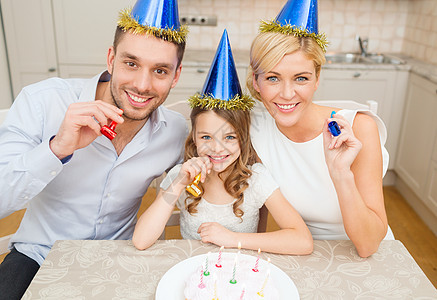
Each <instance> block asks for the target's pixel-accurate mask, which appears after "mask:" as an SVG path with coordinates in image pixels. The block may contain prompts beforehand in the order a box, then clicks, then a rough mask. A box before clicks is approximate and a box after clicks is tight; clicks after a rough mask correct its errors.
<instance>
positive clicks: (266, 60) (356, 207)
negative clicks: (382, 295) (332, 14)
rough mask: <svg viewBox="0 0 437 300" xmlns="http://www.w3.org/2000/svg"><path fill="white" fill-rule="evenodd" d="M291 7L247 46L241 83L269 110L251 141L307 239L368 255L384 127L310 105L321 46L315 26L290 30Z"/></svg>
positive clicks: (383, 225) (380, 213) (373, 243)
mask: <svg viewBox="0 0 437 300" xmlns="http://www.w3.org/2000/svg"><path fill="white" fill-rule="evenodd" d="M293 2H302V1H288V3H287V4H286V6H285V7H284V8H283V10H282V11H281V13H280V15H278V17H277V19H276V20H275V21H273V22H271V23H264V25H262V27H261V31H262V32H261V33H260V34H259V35H258V36H257V37H256V38H255V40H254V41H253V43H252V47H251V52H250V70H249V75H248V79H247V86H248V88H249V91H250V92H251V94H252V96H253V97H255V98H256V99H258V100H260V101H261V102H262V103H263V104H264V106H265V108H266V109H267V111H268V114H267V113H261V112H260V113H255V114H254V116H253V121H252V127H251V138H252V143H253V145H254V148H255V150H256V152H257V154H258V157H259V158H260V160H261V161H262V162H263V164H264V165H265V166H266V167H267V168H268V169H269V171H270V172H271V173H272V175H273V177H274V179H275V180H276V181H277V182H278V184H279V186H280V188H281V191H282V193H283V194H284V196H285V197H286V198H287V200H288V201H290V203H291V204H292V205H293V207H294V208H295V209H296V210H297V211H298V212H299V213H300V215H301V216H302V217H303V219H304V221H305V222H306V223H307V225H308V227H309V229H310V231H311V233H312V234H313V238H314V239H348V238H349V239H350V240H351V241H352V242H353V243H354V245H355V246H356V249H357V252H358V254H359V255H360V256H361V257H368V256H370V255H371V254H373V253H374V252H376V251H377V250H378V246H379V244H380V242H381V240H382V239H383V238H384V236H385V235H386V233H387V228H388V224H387V216H386V212H385V208H384V197H383V192H382V177H383V173H384V172H385V170H386V166H387V164H388V154H387V153H386V151H385V149H384V148H383V146H382V145H383V142H384V141H385V139H384V138H385V137H384V138H382V143H381V140H380V135H379V130H382V132H384V134H385V131H384V130H385V128H384V125H383V123H382V122H381V120H380V119H379V118H378V117H376V116H375V115H372V114H371V113H370V112H367V113H358V112H357V111H352V110H339V109H338V108H332V107H324V106H319V105H316V104H314V103H312V98H313V95H314V93H315V91H316V90H317V87H318V84H319V76H320V70H321V66H322V65H323V63H324V62H325V57H324V46H325V42H324V40H323V38H324V37H323V36H321V35H319V34H318V33H317V25H316V26H315V28H308V27H307V28H306V30H303V29H301V27H300V28H299V29H298V30H297V31H296V27H295V26H290V24H295V23H293V21H294V20H293V19H290V18H288V19H286V18H287V17H288V16H287V15H286V13H284V11H286V10H287V9H290V10H294V11H296V7H293V5H294V4H295V3H293ZM310 2H312V4H314V1H310ZM315 5H317V3H316V4H315ZM300 9H302V8H300ZM313 11H314V10H313ZM315 13H316V14H317V10H315ZM284 18H285V19H286V20H285V21H283V19H284ZM281 22H282V24H286V25H282V24H281ZM310 23H311V22H309V24H310ZM315 23H316V24H317V22H315ZM311 25H312V26H314V22H312V23H311ZM287 26H288V29H290V30H289V31H287V28H286V27H287ZM277 28H280V30H276V29H277ZM284 28H285V30H284ZM263 31H264V32H263ZM332 111H335V112H336V114H335V115H334V116H333V117H332V116H331V112H332ZM334 120H335V121H336V122H337V123H338V125H339V126H340V129H341V134H340V135H339V136H337V137H334V136H332V135H331V133H330V131H329V130H328V123H329V122H330V121H334ZM384 168H385V169H384Z"/></svg>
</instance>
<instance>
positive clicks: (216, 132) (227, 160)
mask: <svg viewBox="0 0 437 300" xmlns="http://www.w3.org/2000/svg"><path fill="white" fill-rule="evenodd" d="M193 139H194V143H195V145H196V148H197V154H198V155H199V156H207V157H208V158H209V160H210V161H211V163H212V164H213V171H215V172H217V173H219V172H222V171H224V170H225V169H226V168H227V167H228V166H230V165H231V164H232V163H233V162H234V161H235V160H237V159H238V157H239V156H240V153H241V150H240V142H239V137H238V135H237V133H236V131H235V128H234V127H232V125H231V124H230V123H229V122H227V121H226V120H225V119H223V118H222V117H220V116H218V115H217V114H216V113H215V112H213V111H207V112H204V113H202V114H200V115H198V116H197V118H196V124H195V130H194V131H193Z"/></svg>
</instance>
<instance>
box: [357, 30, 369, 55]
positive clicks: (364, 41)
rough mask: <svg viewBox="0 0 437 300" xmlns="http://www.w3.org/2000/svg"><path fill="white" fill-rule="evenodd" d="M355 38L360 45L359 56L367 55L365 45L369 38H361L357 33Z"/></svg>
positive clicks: (367, 43)
mask: <svg viewBox="0 0 437 300" xmlns="http://www.w3.org/2000/svg"><path fill="white" fill-rule="evenodd" d="M355 39H356V40H357V41H358V44H359V45H360V50H361V53H360V54H361V56H367V46H368V45H369V39H368V38H364V39H361V37H360V36H359V35H357V36H356V37H355Z"/></svg>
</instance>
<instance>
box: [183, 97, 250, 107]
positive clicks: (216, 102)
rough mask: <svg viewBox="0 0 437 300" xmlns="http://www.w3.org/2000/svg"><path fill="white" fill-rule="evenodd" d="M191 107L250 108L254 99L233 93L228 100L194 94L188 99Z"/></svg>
mask: <svg viewBox="0 0 437 300" xmlns="http://www.w3.org/2000/svg"><path fill="white" fill-rule="evenodd" d="M188 102H190V106H191V108H194V107H200V108H204V109H213V108H220V109H228V110H250V109H252V108H253V106H254V104H255V101H253V99H252V98H251V97H249V96H248V95H243V96H241V97H240V95H235V97H234V98H232V99H230V100H222V99H217V98H214V97H213V96H212V95H203V96H202V95H200V94H195V95H194V96H191V97H190V98H189V99H188Z"/></svg>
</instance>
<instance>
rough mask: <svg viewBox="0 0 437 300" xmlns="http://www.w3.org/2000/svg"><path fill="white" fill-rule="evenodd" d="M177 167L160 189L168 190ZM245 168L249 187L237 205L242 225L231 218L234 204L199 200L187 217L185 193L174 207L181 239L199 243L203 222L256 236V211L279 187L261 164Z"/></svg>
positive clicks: (238, 219) (233, 216) (257, 218)
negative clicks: (248, 174)
mask: <svg viewBox="0 0 437 300" xmlns="http://www.w3.org/2000/svg"><path fill="white" fill-rule="evenodd" d="M181 167H182V165H177V166H175V167H173V169H171V170H170V172H169V173H168V174H167V176H166V177H165V178H164V180H163V181H162V183H161V189H163V190H166V189H167V188H168V187H169V186H170V184H171V183H172V182H173V181H174V180H175V178H176V177H177V176H178V174H179V171H180V169H181ZM249 168H250V169H251V170H252V176H251V177H249V179H248V180H247V182H248V184H249V187H248V188H247V189H246V190H245V191H244V201H243V203H242V204H241V205H240V209H241V210H242V211H243V212H244V215H243V216H242V219H243V220H242V221H241V219H240V218H238V217H237V216H235V214H234V211H233V208H232V205H233V204H234V202H235V201H236V200H234V201H233V202H231V203H228V204H212V203H210V202H208V200H207V199H205V198H203V197H202V198H201V200H200V202H199V204H198V205H197V207H196V209H197V213H195V214H193V215H191V214H190V213H188V211H187V210H186V209H185V199H186V198H187V197H188V194H187V192H186V191H185V190H184V191H183V192H182V193H181V195H180V196H179V198H178V200H177V202H176V205H177V207H178V208H179V209H180V211H181V216H180V226H181V235H182V237H183V238H184V239H195V240H200V235H199V234H198V233H197V229H198V228H199V226H200V225H201V224H202V223H205V222H217V223H220V224H221V225H223V226H224V227H225V228H227V229H229V230H231V231H234V232H257V229H258V222H259V209H260V208H261V207H262V206H263V205H264V203H265V202H266V200H267V199H268V198H269V197H270V195H271V194H272V193H273V192H274V191H275V190H276V189H278V188H279V186H278V184H277V183H276V182H275V180H274V179H273V178H272V176H271V175H270V173H269V171H268V170H267V169H266V167H265V166H263V165H262V164H259V163H256V164H254V165H253V166H251V167H249ZM217 197H220V195H217ZM190 201H192V200H191V199H189V200H188V203H190Z"/></svg>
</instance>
